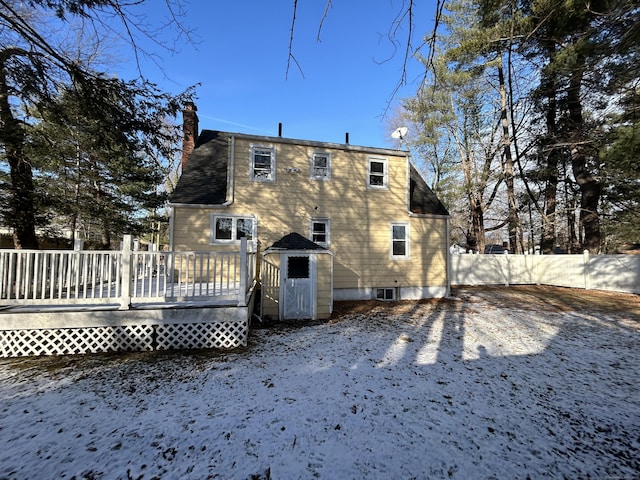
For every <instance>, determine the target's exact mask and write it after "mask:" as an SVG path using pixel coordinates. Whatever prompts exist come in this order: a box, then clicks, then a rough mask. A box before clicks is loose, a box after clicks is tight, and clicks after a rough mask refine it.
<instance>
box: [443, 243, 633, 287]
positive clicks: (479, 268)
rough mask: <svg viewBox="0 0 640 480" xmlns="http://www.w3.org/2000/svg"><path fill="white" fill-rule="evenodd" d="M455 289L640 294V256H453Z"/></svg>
mask: <svg viewBox="0 0 640 480" xmlns="http://www.w3.org/2000/svg"><path fill="white" fill-rule="evenodd" d="M451 284H452V285H535V284H539V285H553V286H559V287H572V288H584V289H594V290H612V291H618V292H627V293H640V255H589V253H588V252H585V253H584V254H582V255H509V254H504V255H502V254H497V255H471V254H457V253H455V254H451Z"/></svg>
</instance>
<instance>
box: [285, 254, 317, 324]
mask: <svg viewBox="0 0 640 480" xmlns="http://www.w3.org/2000/svg"><path fill="white" fill-rule="evenodd" d="M283 259H284V265H283V269H282V272H283V273H284V275H282V290H283V302H282V304H283V312H282V313H283V318H284V319H285V320H298V319H311V318H313V290H314V289H313V283H312V279H313V268H312V267H313V262H312V261H311V260H312V259H311V257H310V256H309V255H286V256H284V258H283Z"/></svg>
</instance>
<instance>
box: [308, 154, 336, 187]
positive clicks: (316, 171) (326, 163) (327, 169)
mask: <svg viewBox="0 0 640 480" xmlns="http://www.w3.org/2000/svg"><path fill="white" fill-rule="evenodd" d="M311 178H313V179H315V180H329V179H331V154H329V153H314V154H313V155H312V156H311Z"/></svg>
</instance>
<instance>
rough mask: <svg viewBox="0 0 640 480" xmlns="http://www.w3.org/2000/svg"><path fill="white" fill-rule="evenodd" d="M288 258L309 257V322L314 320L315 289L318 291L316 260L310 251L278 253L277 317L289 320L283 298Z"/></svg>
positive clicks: (315, 314) (315, 307)
mask: <svg viewBox="0 0 640 480" xmlns="http://www.w3.org/2000/svg"><path fill="white" fill-rule="evenodd" d="M289 257H309V296H310V297H311V298H310V299H309V304H310V305H311V320H315V319H316V317H317V315H318V313H317V310H318V309H317V301H318V299H317V289H318V272H317V260H316V255H315V254H314V253H312V252H310V251H300V250H298V251H293V250H290V251H287V252H281V253H280V292H279V302H280V309H279V310H280V311H279V316H280V318H281V319H282V320H290V319H288V318H286V317H285V301H286V299H285V296H286V289H287V288H286V287H287V285H286V282H287V273H288V262H289Z"/></svg>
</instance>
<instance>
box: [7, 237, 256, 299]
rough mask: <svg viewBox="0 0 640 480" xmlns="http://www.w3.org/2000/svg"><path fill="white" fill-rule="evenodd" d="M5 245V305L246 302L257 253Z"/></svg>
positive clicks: (242, 248)
mask: <svg viewBox="0 0 640 480" xmlns="http://www.w3.org/2000/svg"><path fill="white" fill-rule="evenodd" d="M130 244H131V243H130V241H125V242H124V245H125V247H124V248H123V250H122V251H117V252H116V251H109V252H103V251H88V250H86V251H85V250H77V251H60V250H0V305H61V304H99V303H102V304H119V305H121V306H124V307H128V306H129V305H131V304H132V303H145V302H146V303H149V302H164V301H171V302H180V301H207V300H226V301H229V302H237V304H238V305H243V304H244V302H245V298H246V294H247V292H248V290H249V288H251V285H252V283H253V279H254V276H255V264H256V254H255V253H251V252H247V250H246V248H247V242H246V241H244V239H243V241H242V243H241V248H240V251H238V252H230V253H221V252H147V251H132V250H131V247H130Z"/></svg>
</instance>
